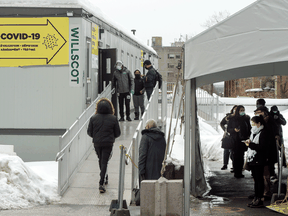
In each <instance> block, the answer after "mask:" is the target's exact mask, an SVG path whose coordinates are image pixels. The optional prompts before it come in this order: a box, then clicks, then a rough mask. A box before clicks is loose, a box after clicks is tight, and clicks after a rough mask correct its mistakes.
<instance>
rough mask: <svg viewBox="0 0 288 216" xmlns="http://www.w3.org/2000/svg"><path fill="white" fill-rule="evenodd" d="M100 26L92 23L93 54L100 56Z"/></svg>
mask: <svg viewBox="0 0 288 216" xmlns="http://www.w3.org/2000/svg"><path fill="white" fill-rule="evenodd" d="M98 29H99V28H98V26H97V25H95V24H94V23H92V54H94V55H97V56H98V35H99V30H98Z"/></svg>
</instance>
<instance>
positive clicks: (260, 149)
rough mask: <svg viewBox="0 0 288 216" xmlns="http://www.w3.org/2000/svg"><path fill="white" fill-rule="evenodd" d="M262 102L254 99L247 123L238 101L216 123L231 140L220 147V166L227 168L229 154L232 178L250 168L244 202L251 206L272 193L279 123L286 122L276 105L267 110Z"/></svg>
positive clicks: (281, 137)
mask: <svg viewBox="0 0 288 216" xmlns="http://www.w3.org/2000/svg"><path fill="white" fill-rule="evenodd" d="M265 103H266V102H265V100H264V99H262V98H261V99H258V100H257V102H256V107H257V108H256V110H254V115H255V116H254V117H253V118H252V119H251V124H250V117H249V116H248V115H246V114H245V108H244V106H242V105H235V106H234V107H233V108H232V109H231V111H230V113H228V114H226V116H225V117H224V118H223V119H222V121H221V123H220V126H221V128H222V129H223V130H224V131H225V133H228V135H229V136H230V137H231V140H232V142H233V147H232V148H231V149H224V153H223V156H224V158H223V162H224V165H223V167H222V168H221V170H225V169H227V168H228V166H227V165H228V161H229V156H230V158H231V160H232V164H233V168H232V170H231V172H234V177H235V178H243V177H244V175H243V174H242V170H243V168H244V169H246V170H249V171H251V172H252V176H253V179H254V194H253V195H250V196H249V198H251V199H253V200H252V202H251V203H249V204H248V206H249V207H252V208H257V207H263V198H264V199H265V200H270V199H271V197H272V192H271V179H275V178H277V175H276V174H275V163H277V158H278V156H277V154H279V153H278V150H280V148H279V147H278V146H279V145H282V144H283V132H282V125H286V120H285V119H284V118H283V116H282V115H281V114H280V112H279V110H278V107H277V106H275V105H274V106H272V107H271V109H270V112H269V110H268V108H267V107H266V106H265ZM245 151H247V153H246V161H245V165H244V153H245ZM284 152H285V151H284ZM284 156H285V155H284ZM282 160H283V163H282V164H283V165H284V166H285V167H286V158H285V157H283V158H282Z"/></svg>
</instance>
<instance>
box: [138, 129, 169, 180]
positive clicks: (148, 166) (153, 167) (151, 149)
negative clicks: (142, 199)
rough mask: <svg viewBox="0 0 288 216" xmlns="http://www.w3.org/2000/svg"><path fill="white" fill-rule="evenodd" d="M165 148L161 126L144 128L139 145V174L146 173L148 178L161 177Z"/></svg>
mask: <svg viewBox="0 0 288 216" xmlns="http://www.w3.org/2000/svg"><path fill="white" fill-rule="evenodd" d="M165 149H166V141H165V136H164V133H163V132H162V131H161V130H160V129H159V128H150V129H145V130H143V131H142V138H141V141H140V147H139V162H138V168H139V175H145V179H147V180H152V179H154V180H156V179H159V178H160V176H161V168H162V162H163V160H164V155H165Z"/></svg>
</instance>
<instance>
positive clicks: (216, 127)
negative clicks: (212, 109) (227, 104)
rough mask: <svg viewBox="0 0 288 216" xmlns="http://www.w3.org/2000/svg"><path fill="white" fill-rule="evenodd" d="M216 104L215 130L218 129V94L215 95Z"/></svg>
mask: <svg viewBox="0 0 288 216" xmlns="http://www.w3.org/2000/svg"><path fill="white" fill-rule="evenodd" d="M216 101H217V106H216V131H218V122H219V121H218V120H219V119H218V118H219V96H218V95H217V99H216Z"/></svg>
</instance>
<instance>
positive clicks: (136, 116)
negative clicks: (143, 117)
mask: <svg viewBox="0 0 288 216" xmlns="http://www.w3.org/2000/svg"><path fill="white" fill-rule="evenodd" d="M134 120H139V113H138V112H135V118H134Z"/></svg>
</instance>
